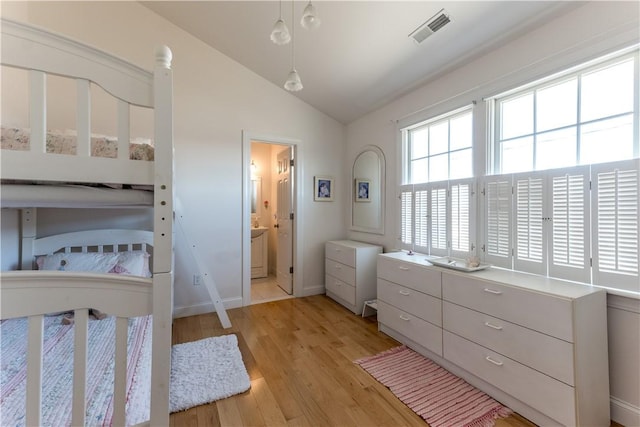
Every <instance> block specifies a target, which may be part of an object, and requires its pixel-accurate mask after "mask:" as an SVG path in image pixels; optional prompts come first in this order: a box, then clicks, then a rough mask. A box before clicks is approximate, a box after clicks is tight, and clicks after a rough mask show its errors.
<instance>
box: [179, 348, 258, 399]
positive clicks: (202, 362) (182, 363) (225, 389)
mask: <svg viewBox="0 0 640 427" xmlns="http://www.w3.org/2000/svg"><path fill="white" fill-rule="evenodd" d="M249 387H251V382H250V380H249V374H247V368H245V366H244V362H243V361H242V354H241V353H240V349H239V348H238V338H237V337H236V336H235V335H223V336H221V337H212V338H205V339H202V340H198V341H193V342H188V343H184V344H176V345H174V346H173V347H172V350H171V387H170V389H169V406H170V410H171V412H176V411H182V410H185V409H189V408H191V407H193V406H198V405H202V404H205V403H209V402H213V401H215V400H219V399H224V398H225V397H229V396H233V395H234V394H238V393H242V392H244V391H246V390H248V389H249Z"/></svg>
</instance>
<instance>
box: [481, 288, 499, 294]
mask: <svg viewBox="0 0 640 427" xmlns="http://www.w3.org/2000/svg"><path fill="white" fill-rule="evenodd" d="M484 291H485V292H489V293H490V294H494V295H501V294H502V291H496V290H495V289H490V288H484Z"/></svg>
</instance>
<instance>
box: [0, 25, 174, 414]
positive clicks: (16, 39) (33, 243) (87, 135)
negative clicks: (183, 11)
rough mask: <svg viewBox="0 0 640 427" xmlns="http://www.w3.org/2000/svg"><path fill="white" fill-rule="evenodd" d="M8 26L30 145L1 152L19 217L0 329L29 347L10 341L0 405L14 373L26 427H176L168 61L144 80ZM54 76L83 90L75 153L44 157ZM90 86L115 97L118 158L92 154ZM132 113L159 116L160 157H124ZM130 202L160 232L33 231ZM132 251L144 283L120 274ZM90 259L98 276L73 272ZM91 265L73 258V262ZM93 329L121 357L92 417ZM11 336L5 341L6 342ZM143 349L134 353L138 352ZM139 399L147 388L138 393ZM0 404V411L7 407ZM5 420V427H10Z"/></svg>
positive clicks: (38, 32)
mask: <svg viewBox="0 0 640 427" xmlns="http://www.w3.org/2000/svg"><path fill="white" fill-rule="evenodd" d="M1 27H2V28H1V29H2V34H1V42H2V49H1V64H2V66H3V68H4V67H15V68H18V69H22V70H25V72H26V73H28V82H29V108H28V116H29V117H28V123H29V129H28V139H29V141H28V143H27V144H22V145H21V147H19V148H17V149H16V147H6V148H7V149H3V150H2V151H1V154H0V157H1V159H0V162H1V164H0V178H1V179H2V186H1V187H0V197H1V206H2V208H14V209H18V210H19V212H20V238H19V241H20V242H19V243H20V244H19V246H20V256H19V258H20V265H19V269H18V270H16V271H2V272H1V273H0V301H1V302H0V304H1V306H0V318H1V319H2V320H1V322H2V327H3V328H4V327H5V326H7V327H9V325H11V327H12V328H15V329H16V330H21V331H22V332H18V335H17V336H18V337H19V336H20V334H23V336H22V339H20V338H12V339H14V341H16V342H18V341H21V340H22V341H23V342H24V344H23V346H22V347H20V346H19V345H18V346H16V347H15V349H14V350H13V351H14V357H11V358H9V359H5V357H3V360H2V364H3V369H2V381H3V384H2V390H1V392H2V393H3V399H4V397H5V396H4V394H5V393H8V392H9V390H10V389H11V387H13V386H14V385H15V384H14V383H11V384H8V383H7V381H9V379H8V378H9V376H8V373H9V371H11V372H14V373H15V372H18V373H20V372H22V373H23V377H24V378H22V379H23V380H24V383H25V385H24V393H23V396H22V395H21V397H20V398H19V399H18V400H22V401H23V402H24V403H23V404H24V412H23V416H22V417H18V418H20V419H18V420H16V423H18V424H26V425H47V424H48V425H60V424H69V423H70V424H72V425H87V424H92V425H93V424H96V423H97V422H98V421H96V420H99V423H101V424H107V425H111V424H112V425H125V424H127V423H129V424H130V423H135V424H138V423H140V421H142V423H143V424H144V423H145V422H146V424H148V425H153V426H162V425H168V424H169V380H170V370H171V324H172V307H173V234H174V233H173V203H174V196H173V140H172V138H173V137H172V135H173V129H172V126H173V125H172V122H173V120H172V97H173V95H172V72H171V51H170V50H169V48H167V47H166V46H162V47H160V48H158V49H157V50H156V52H155V69H154V71H153V72H148V71H145V70H143V69H141V68H139V67H137V66H135V65H132V64H130V63H127V62H125V61H123V60H121V59H119V58H116V57H114V56H112V55H110V54H107V53H105V52H102V51H100V50H97V49H94V48H92V47H89V46H86V45H83V44H81V43H78V42H76V41H74V40H71V39H69V38H66V37H64V36H61V35H57V34H53V33H51V32H48V31H46V30H43V29H40V28H36V27H33V26H30V25H25V24H23V23H18V22H14V21H9V20H5V19H2V22H1ZM49 75H56V76H65V77H69V78H72V79H74V81H75V82H76V92H77V93H76V94H75V95H74V98H75V99H77V106H76V118H77V119H76V128H75V129H74V150H73V151H74V153H73V154H60V152H59V151H56V150H51V149H49V148H48V145H49V142H50V140H51V137H50V136H48V134H49V132H48V129H47V102H46V96H47V90H46V86H47V77H48V76H49ZM92 84H95V85H98V86H100V87H101V88H103V89H104V90H105V91H106V92H107V93H109V94H110V95H111V96H113V97H114V98H115V99H116V101H115V103H116V105H117V119H118V120H117V123H118V124H117V132H116V134H117V135H116V138H112V139H110V141H108V142H109V144H111V145H112V146H113V145H114V144H115V146H116V148H115V149H109V150H107V151H110V153H112V154H110V155H108V156H107V157H100V156H97V155H95V154H96V150H95V144H92V132H91V108H90V107H91V101H90V99H91V91H90V88H91V85H92ZM131 106H137V107H145V108H151V109H153V161H150V160H139V159H137V158H136V159H131V158H130V151H131V150H130V149H129V147H128V145H129V143H130V140H131V137H130V117H131V114H130V109H131ZM23 134H24V133H23ZM3 137H4V130H3ZM94 139H95V138H94ZM4 142H5V141H3V146H4V145H5V144H4ZM9 145H11V144H9ZM92 146H93V149H92ZM9 148H13V149H9ZM112 148H113V147H112ZM92 151H93V152H92ZM98 151H105V150H98ZM105 183H106V184H108V185H106V186H104V185H103V184H105ZM131 206H136V207H137V206H143V207H148V208H149V210H150V211H152V212H153V213H152V215H153V219H152V223H153V230H152V231H136V230H97V231H96V230H89V231H79V232H72V233H65V234H62V235H56V236H46V237H42V236H38V235H37V225H36V220H37V217H38V208H41V207H64V208H68V207H83V208H97V207H99V208H123V207H131ZM134 253H137V254H140V253H142V254H143V255H142V258H143V259H147V260H148V261H149V265H150V267H148V268H149V273H150V274H144V273H142V274H141V273H135V272H133V271H129V270H133V268H132V267H131V265H129V264H127V265H126V267H127V268H125V267H123V265H124V264H118V263H120V261H122V259H123V256H124V255H123V254H134ZM40 256H42V257H40ZM56 256H58V258H56ZM82 256H85V257H88V258H91V259H92V261H96V260H97V262H98V264H99V265H100V267H99V268H95V269H89V270H90V271H85V270H84V269H83V268H81V267H78V268H71V267H73V266H74V265H76V264H74V263H76V261H77V259H80V258H81V257H82ZM39 257H40V258H39ZM46 257H50V258H46ZM61 257H62V258H63V259H62V260H61ZM125 258H126V259H129V258H127V257H126V256H125ZM136 259H138V257H136ZM114 260H115V261H114ZM46 262H52V263H53V264H52V265H53V266H54V267H53V268H52V267H51V266H50V267H49V268H46V264H43V263H46ZM113 262H115V264H114V265H112V264H110V263H113ZM136 262H138V261H136ZM105 263H106V264H105ZM107 264H108V265H107ZM85 265H86V263H83V262H80V261H77V266H85ZM118 265H120V267H118ZM136 265H138V264H136ZM56 266H60V267H62V268H55V267H56ZM107 266H108V267H109V269H106V268H107ZM145 268H146V267H145ZM143 271H144V270H143ZM114 273H123V274H114ZM145 276H150V277H145ZM91 309H98V310H100V311H101V312H104V313H106V314H107V315H108V317H107V319H103V320H98V321H94V320H90V319H89V315H90V310H91ZM65 312H71V313H73V314H74V317H73V325H61V322H60V320H61V317H63V316H65V315H63V314H61V313H65ZM10 322H14V323H10ZM52 327H53V329H52ZM65 328H67V329H65ZM96 328H104V329H107V330H109V332H108V333H107V335H105V336H108V337H111V338H110V339H112V340H113V341H114V342H113V343H112V344H110V345H111V346H112V348H114V349H115V350H114V351H113V358H114V359H113V360H112V361H110V362H108V363H107V365H108V366H107V368H105V369H106V371H105V372H106V374H105V375H106V377H111V380H109V379H108V378H107V380H106V381H105V380H102V379H99V382H105V383H106V384H107V388H106V391H102V392H101V393H102V396H101V398H102V400H103V401H104V402H105V403H104V405H107V407H106V408H98V409H95V408H93V405H100V403H95V399H94V397H93V396H92V394H95V393H94V388H95V387H94V384H95V382H96V381H95V380H96V378H93V376H96V375H97V374H96V371H95V369H94V367H93V363H94V362H93V356H92V354H96V353H97V354H98V355H102V352H101V351H96V349H95V348H93V346H94V344H93V343H92V342H91V341H90V336H91V334H92V333H93V331H94V330H95V329H96ZM7 330H9V329H7ZM149 330H151V332H149ZM3 331H4V329H3ZM70 331H72V332H70ZM25 334H26V335H25ZM3 335H4V334H3ZM62 335H65V336H66V337H67V338H66V339H67V341H63V342H64V343H65V344H63V345H62V346H61V347H59V349H60V351H62V350H68V347H70V346H73V349H72V351H70V352H68V351H67V352H66V353H60V355H59V356H57V361H58V362H63V360H62V359H69V360H70V361H69V363H68V365H69V366H68V367H67V368H68V369H69V370H70V372H68V373H67V374H66V375H67V377H68V378H72V379H68V378H67V380H68V381H71V382H72V387H71V389H72V396H70V395H67V396H64V398H65V399H66V400H67V401H68V402H67V403H64V402H63V403H60V402H55V401H51V400H49V397H48V395H49V393H47V392H46V390H47V387H48V386H47V385H46V382H47V381H48V379H49V376H50V375H53V374H55V373H56V372H52V371H51V369H50V368H48V367H47V363H46V362H47V360H48V359H50V358H51V357H53V356H51V354H52V353H51V348H50V347H51V345H53V344H52V342H57V341H61V339H60V340H58V339H57V338H56V337H60V336H62ZM52 337H53V338H55V339H53V341H52ZM149 338H151V339H150V340H149ZM4 339H6V340H9V337H8V336H7V337H5V336H3V340H4ZM5 343H6V344H7V347H9V345H8V344H9V341H3V347H4V346H5ZM18 344H19V343H18ZM12 348H13V347H12ZM136 348H137V349H138V350H139V351H137V352H136V351H134V350H135V349H136ZM145 348H149V349H150V352H148V351H147V352H145V351H144V349H145ZM132 353H136V354H132ZM43 359H44V361H45V363H43ZM22 362H24V363H22ZM12 363H13V365H12ZM149 365H150V367H149ZM53 366H54V369H53V371H58V370H62V368H60V367H59V366H60V364H57V363H54V364H53ZM9 368H10V369H9ZM138 368H140V369H139V370H138ZM145 372H147V373H145ZM148 372H150V374H148ZM18 377H20V375H18V376H14V377H11V381H14V382H17V381H18V379H19V378H18ZM136 389H140V390H142V391H141V392H140V394H139V393H137V391H136ZM149 393H150V394H149ZM53 394H55V393H53ZM105 396H107V398H105ZM5 400H9V398H8V397H7V398H6V399H5ZM5 400H3V401H2V402H0V404H2V405H4V404H5ZM98 400H100V399H98ZM141 406H142V407H145V406H146V408H145V411H143V413H145V414H146V415H136V416H135V417H133V418H132V419H130V418H128V414H127V412H128V410H129V409H131V408H130V407H136V408H139V407H141ZM51 407H54V408H56V409H57V411H58V412H60V411H62V412H64V414H63V415H64V416H63V417H62V418H55V419H53V420H46V419H44V418H43V415H46V414H47V413H49V412H51V411H49V410H48V409H50V408H51ZM3 409H4V408H0V412H3ZM94 409H95V410H94ZM92 411H93V412H92ZM18 413H19V411H18ZM91 413H95V414H98V415H97V418H90V414H91ZM1 416H2V415H0V417H1ZM140 417H142V418H140ZM60 420H64V421H60ZM0 421H2V423H3V424H5V422H4V421H5V420H4V419H0Z"/></svg>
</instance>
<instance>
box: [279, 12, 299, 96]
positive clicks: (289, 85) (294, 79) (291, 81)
mask: <svg viewBox="0 0 640 427" xmlns="http://www.w3.org/2000/svg"><path fill="white" fill-rule="evenodd" d="M294 4H295V1H292V2H291V22H293V17H294V10H293V5H294ZM295 36H296V26H295V25H294V26H292V27H291V71H290V72H289V76H288V77H287V81H286V82H284V88H285V89H286V90H288V91H290V92H297V91H299V90H301V89H302V87H303V86H302V80H300V76H299V75H298V72H297V71H296V58H295V52H294V51H295V45H296V43H295Z"/></svg>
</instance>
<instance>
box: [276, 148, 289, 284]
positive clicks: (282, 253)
mask: <svg viewBox="0 0 640 427" xmlns="http://www.w3.org/2000/svg"><path fill="white" fill-rule="evenodd" d="M291 151H292V148H291V147H287V148H285V149H284V150H282V151H281V152H279V153H278V208H277V214H276V215H277V218H276V221H277V223H276V229H277V230H278V249H277V252H276V253H277V263H276V273H277V282H278V286H280V287H281V288H282V289H283V290H284V291H285V292H286V293H288V294H289V295H291V294H292V293H293V280H292V278H293V219H292V217H293V210H292V196H291V194H292V189H293V186H292V183H291V177H292V176H293V175H292V173H291V165H292V157H293V156H291Z"/></svg>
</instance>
